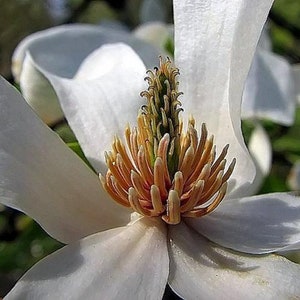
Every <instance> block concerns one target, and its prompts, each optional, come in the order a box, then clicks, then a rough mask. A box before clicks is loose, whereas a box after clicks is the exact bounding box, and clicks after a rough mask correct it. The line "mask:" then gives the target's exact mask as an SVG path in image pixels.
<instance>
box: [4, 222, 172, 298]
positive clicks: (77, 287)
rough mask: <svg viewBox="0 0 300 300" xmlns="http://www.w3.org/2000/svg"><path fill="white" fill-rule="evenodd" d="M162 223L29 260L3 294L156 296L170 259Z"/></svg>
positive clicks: (123, 230)
mask: <svg viewBox="0 0 300 300" xmlns="http://www.w3.org/2000/svg"><path fill="white" fill-rule="evenodd" d="M165 231H166V230H165V228H164V226H162V224H155V223H154V222H151V221H150V220H140V221H137V222H135V223H134V224H133V225H130V226H127V227H123V228H116V229H112V230H109V231H106V232H102V233H98V234H95V235H92V236H89V237H87V238H85V239H83V240H81V241H80V242H78V243H76V244H73V245H68V246H66V247H64V248H63V249H61V250H59V251H57V252H56V253H54V254H52V255H50V256H48V257H47V258H46V259H44V260H42V261H41V262H39V263H38V264H37V265H36V266H34V267H33V268H32V269H31V270H30V271H29V272H28V273H26V274H25V275H24V277H23V278H21V279H20V281H19V282H18V283H17V284H16V286H15V288H14V289H13V290H12V291H11V292H10V293H9V294H8V296H7V297H6V298H5V299H153V300H157V299H161V298H162V295H163V292H164V289H165V285H166V283H167V277H168V271H169V270H168V268H169V259H168V250H167V242H166V232H165Z"/></svg>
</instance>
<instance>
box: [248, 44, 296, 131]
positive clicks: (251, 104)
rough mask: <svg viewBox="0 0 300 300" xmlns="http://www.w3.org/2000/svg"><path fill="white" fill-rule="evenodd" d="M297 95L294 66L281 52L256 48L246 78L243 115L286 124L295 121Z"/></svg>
mask: <svg viewBox="0 0 300 300" xmlns="http://www.w3.org/2000/svg"><path fill="white" fill-rule="evenodd" d="M295 109H296V95H295V89H294V81H293V74H292V69H291V66H290V64H289V63H288V61H286V60H285V59H284V58H283V57H280V56H279V55H276V54H273V53H271V52H268V51H264V50H262V49H258V50H257V51H256V55H255V56H254V60H253V62H252V65H251V68H250V71H249V75H248V78H247V81H246V85H245V89H244V93H243V100H242V117H243V118H265V119H270V120H272V121H274V122H277V123H279V124H283V125H291V124H292V123H293V121H294V115H295Z"/></svg>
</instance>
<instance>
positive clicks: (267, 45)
mask: <svg viewBox="0 0 300 300" xmlns="http://www.w3.org/2000/svg"><path fill="white" fill-rule="evenodd" d="M257 48H259V49H262V50H265V51H268V52H272V41H271V38H270V26H269V23H268V21H267V22H266V23H265V26H264V27H263V30H262V32H261V35H260V38H259V40H258V45H257Z"/></svg>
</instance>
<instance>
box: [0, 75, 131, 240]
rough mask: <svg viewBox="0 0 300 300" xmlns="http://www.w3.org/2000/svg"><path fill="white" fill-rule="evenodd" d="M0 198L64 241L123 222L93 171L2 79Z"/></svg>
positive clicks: (123, 213)
mask: <svg viewBox="0 0 300 300" xmlns="http://www.w3.org/2000/svg"><path fill="white" fill-rule="evenodd" d="M0 201H1V203H3V204H5V205H8V206H11V207H13V208H16V209H19V210H21V211H23V212H25V213H26V214H28V215H29V216H31V217H32V218H34V219H35V220H36V221H37V222H38V223H39V224H41V226H42V227H43V228H44V229H45V230H46V231H47V232H48V233H49V234H50V235H52V236H53V237H54V238H56V239H58V240H60V241H62V242H64V243H68V242H71V241H74V240H77V239H79V238H81V237H83V236H86V235H88V234H91V233H94V232H97V231H101V230H104V229H108V228H112V227H114V226H120V225H124V224H126V223H127V222H128V221H129V219H130V215H129V211H128V212H127V210H125V209H123V208H122V207H121V206H119V205H117V204H115V203H114V202H113V201H111V200H110V199H108V196H107V194H106V193H105V192H104V190H103V189H102V187H101V184H100V182H99V179H98V178H97V175H96V174H94V173H93V172H92V171H91V170H90V169H89V168H88V167H87V166H86V165H85V164H84V163H83V162H82V161H81V160H80V159H79V158H78V157H77V156H76V155H75V154H74V153H73V152H72V151H71V150H70V149H68V148H67V147H66V146H65V145H64V143H63V142H62V141H61V139H60V138H58V136H57V135H56V134H55V133H53V132H52V131H51V130H50V129H49V128H48V127H46V126H45V125H44V124H43V123H42V122H41V121H40V120H39V118H38V117H37V116H36V115H35V114H34V113H33V112H32V111H31V109H30V108H29V106H28V105H27V104H26V102H25V100H24V99H23V98H22V97H21V96H20V94H19V93H17V91H16V90H15V89H14V88H12V87H11V86H10V85H9V84H8V83H7V82H6V81H5V80H4V79H3V78H0Z"/></svg>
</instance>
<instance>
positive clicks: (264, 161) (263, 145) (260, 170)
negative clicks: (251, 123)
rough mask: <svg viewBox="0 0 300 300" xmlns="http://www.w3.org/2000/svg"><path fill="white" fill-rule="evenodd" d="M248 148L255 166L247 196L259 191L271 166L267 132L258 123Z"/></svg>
mask: <svg viewBox="0 0 300 300" xmlns="http://www.w3.org/2000/svg"><path fill="white" fill-rule="evenodd" d="M248 148H249V151H250V154H251V156H252V159H253V161H254V163H255V166H256V176H255V179H254V181H253V183H252V184H251V186H250V188H249V190H248V191H247V192H248V195H253V194H255V193H257V192H258V191H259V189H260V187H261V185H262V183H263V181H264V179H265V178H266V176H268V174H269V172H270V170H271V166H272V146H271V141H270V139H269V136H268V134H267V132H266V131H265V129H264V128H263V127H262V126H261V125H260V124H259V123H256V124H255V128H254V130H253V131H252V133H251V136H250V139H249V143H248ZM245 196H246V195H245Z"/></svg>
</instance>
